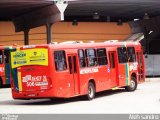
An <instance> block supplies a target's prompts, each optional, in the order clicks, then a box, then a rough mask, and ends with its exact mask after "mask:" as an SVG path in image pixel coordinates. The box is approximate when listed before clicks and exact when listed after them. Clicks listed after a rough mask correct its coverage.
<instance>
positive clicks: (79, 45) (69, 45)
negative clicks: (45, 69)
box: [20, 42, 140, 49]
mask: <svg viewBox="0 0 160 120" xmlns="http://www.w3.org/2000/svg"><path fill="white" fill-rule="evenodd" d="M122 45H127V46H131V45H134V46H139V45H140V43H139V42H105V43H103V42H100V43H67V44H40V45H27V46H21V47H20V48H22V49H27V48H40V47H44V48H48V47H50V48H53V49H72V48H73V49H74V48H87V47H88V48H92V47H95V46H96V47H114V46H122Z"/></svg>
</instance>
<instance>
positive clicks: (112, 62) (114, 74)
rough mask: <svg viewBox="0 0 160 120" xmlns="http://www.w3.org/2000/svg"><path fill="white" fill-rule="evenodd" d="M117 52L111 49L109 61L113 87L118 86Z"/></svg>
mask: <svg viewBox="0 0 160 120" xmlns="http://www.w3.org/2000/svg"><path fill="white" fill-rule="evenodd" d="M115 56H116V52H114V51H109V62H110V80H111V87H116V86H118V83H117V70H116V59H115V58H116V57H115Z"/></svg>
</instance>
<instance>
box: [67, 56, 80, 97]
mask: <svg viewBox="0 0 160 120" xmlns="http://www.w3.org/2000/svg"><path fill="white" fill-rule="evenodd" d="M68 65H69V73H70V87H71V93H72V94H73V95H76V94H78V74H77V56H76V55H75V54H73V55H68Z"/></svg>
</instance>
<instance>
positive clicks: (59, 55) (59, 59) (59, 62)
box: [54, 51, 67, 71]
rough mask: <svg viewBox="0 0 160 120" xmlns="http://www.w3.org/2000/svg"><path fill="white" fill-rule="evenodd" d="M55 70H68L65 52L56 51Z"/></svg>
mask: <svg viewBox="0 0 160 120" xmlns="http://www.w3.org/2000/svg"><path fill="white" fill-rule="evenodd" d="M54 60H55V68H56V70H57V71H63V70H66V69H67V64H66V55H65V51H54Z"/></svg>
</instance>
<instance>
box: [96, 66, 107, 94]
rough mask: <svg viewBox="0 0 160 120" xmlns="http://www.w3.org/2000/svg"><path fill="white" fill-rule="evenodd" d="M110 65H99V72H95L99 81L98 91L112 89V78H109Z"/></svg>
mask: <svg viewBox="0 0 160 120" xmlns="http://www.w3.org/2000/svg"><path fill="white" fill-rule="evenodd" d="M108 69H109V68H108V66H102V67H99V68H98V70H99V72H98V73H95V80H96V81H97V85H96V86H97V87H96V91H97V92H99V91H103V90H106V89H110V79H109V74H110V73H109V70H108Z"/></svg>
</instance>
